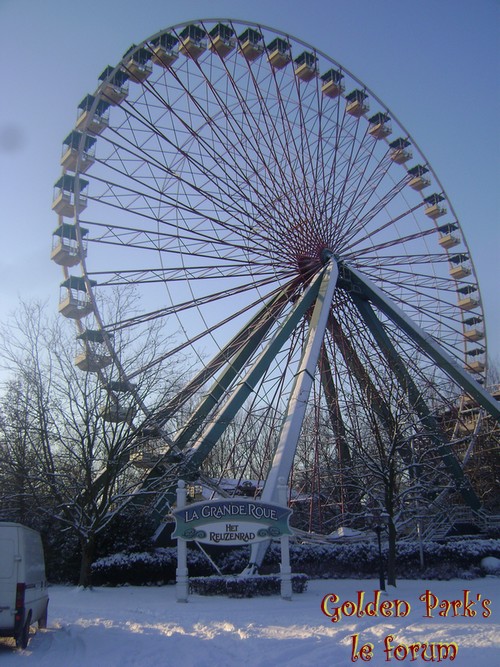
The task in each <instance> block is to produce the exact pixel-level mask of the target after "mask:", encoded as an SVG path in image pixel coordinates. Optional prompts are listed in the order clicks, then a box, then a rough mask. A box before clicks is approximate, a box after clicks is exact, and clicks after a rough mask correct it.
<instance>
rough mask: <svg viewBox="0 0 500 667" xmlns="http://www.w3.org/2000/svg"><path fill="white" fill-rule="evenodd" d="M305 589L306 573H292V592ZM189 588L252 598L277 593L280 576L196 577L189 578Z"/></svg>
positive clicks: (279, 585) (203, 592) (200, 592)
mask: <svg viewBox="0 0 500 667" xmlns="http://www.w3.org/2000/svg"><path fill="white" fill-rule="evenodd" d="M306 589H307V575H305V574H293V575H292V592H293V593H303V592H304V591H305V590H306ZM189 590H190V592H191V593H198V595H227V596H228V597H230V598H252V597H255V596H259V595H279V593H280V590H281V578H280V577H279V576H278V575H263V576H252V577H196V578H192V579H190V580H189Z"/></svg>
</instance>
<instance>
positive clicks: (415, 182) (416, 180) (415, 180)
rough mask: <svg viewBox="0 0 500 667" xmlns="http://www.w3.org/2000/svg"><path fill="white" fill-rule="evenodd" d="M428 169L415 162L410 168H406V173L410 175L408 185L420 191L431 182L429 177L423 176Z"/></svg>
mask: <svg viewBox="0 0 500 667" xmlns="http://www.w3.org/2000/svg"><path fill="white" fill-rule="evenodd" d="M428 171H429V169H428V167H425V166H424V165H421V164H417V165H415V166H414V167H411V169H408V173H409V175H410V176H411V178H410V180H409V181H408V185H409V186H410V188H411V189H412V190H415V191H416V192H420V191H421V190H423V189H424V188H426V187H428V186H429V185H430V184H431V181H430V179H429V178H427V176H425V174H427V172H428Z"/></svg>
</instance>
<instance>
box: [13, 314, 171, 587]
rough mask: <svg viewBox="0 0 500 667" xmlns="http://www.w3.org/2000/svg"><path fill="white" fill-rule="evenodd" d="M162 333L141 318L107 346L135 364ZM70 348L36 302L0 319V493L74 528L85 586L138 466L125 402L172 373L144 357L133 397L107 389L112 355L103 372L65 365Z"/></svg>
mask: <svg viewBox="0 0 500 667" xmlns="http://www.w3.org/2000/svg"><path fill="white" fill-rule="evenodd" d="M119 305H120V304H119ZM167 343H168V341H166V340H163V339H162V338H161V335H160V332H159V331H158V330H157V329H155V328H154V327H149V328H148V329H147V330H145V331H144V333H143V336H142V338H141V340H140V341H138V340H130V339H127V336H126V332H123V333H122V334H121V338H120V340H118V341H117V340H115V349H117V350H118V353H119V355H120V357H121V359H122V360H123V361H124V362H126V361H127V362H128V365H130V367H132V368H134V367H135V368H139V367H141V366H143V365H144V366H145V365H147V364H149V363H150V361H151V360H152V359H154V358H156V357H157V356H159V352H160V351H161V350H163V348H164V347H165V346H166V345H167ZM160 348H161V350H160ZM74 351H75V333H74V329H73V328H72V327H70V326H69V323H67V322H65V321H63V320H61V319H60V318H49V317H47V315H46V313H45V308H44V307H43V306H42V305H40V304H38V303H31V304H21V308H20V311H19V313H18V314H17V315H16V316H15V317H14V318H13V319H12V320H11V321H9V322H7V323H5V324H4V325H3V326H2V327H1V329H0V352H1V354H2V365H3V368H4V370H5V371H6V372H7V373H8V377H9V380H8V382H7V386H6V387H5V392H4V394H3V410H2V416H3V419H2V424H1V426H2V430H1V434H2V437H1V450H0V451H1V461H0V463H1V474H2V477H3V478H6V479H9V480H10V481H9V484H8V486H5V485H4V486H3V487H2V491H1V493H2V496H3V500H4V501H5V500H8V503H7V507H10V508H11V509H12V512H14V513H15V515H16V516H17V517H19V519H20V520H25V519H26V512H27V507H28V505H29V511H30V512H31V511H33V512H36V513H37V514H38V515H40V516H43V515H49V516H50V517H52V519H53V520H56V521H57V522H58V523H59V524H60V525H61V526H63V527H65V528H66V529H69V530H71V531H73V532H74V533H75V534H76V535H77V536H78V539H79V541H80V546H81V568H80V577H79V583H80V585H82V586H88V585H90V565H91V563H92V560H93V558H94V552H95V546H96V537H97V535H98V534H99V533H100V532H101V531H102V530H103V529H104V528H105V527H106V526H107V525H108V524H109V522H110V521H111V520H112V518H113V515H114V512H116V511H117V509H119V508H120V507H121V506H122V505H123V504H124V503H125V502H126V500H127V498H129V497H130V496H131V494H133V493H134V492H135V491H136V490H137V489H138V488H139V487H140V484H141V480H142V476H143V475H144V474H145V473H144V471H141V470H139V469H137V468H135V467H134V466H133V454H134V453H135V451H136V449H137V437H136V427H135V426H134V421H133V415H134V412H135V406H136V404H137V402H139V403H140V404H141V405H143V406H144V405H146V403H149V404H150V405H151V404H153V406H152V407H153V409H154V407H155V405H154V404H155V403H157V402H159V401H161V400H164V398H165V396H166V395H168V392H169V391H172V390H173V389H174V387H175V378H176V376H177V373H176V371H175V368H174V366H173V363H174V362H172V363H171V364H168V363H167V364H164V365H163V366H162V367H161V368H159V367H153V368H152V370H151V372H150V373H149V374H148V375H147V376H141V377H147V379H146V380H143V381H142V382H141V384H139V385H135V386H134V387H133V394H134V400H132V392H131V391H129V392H126V393H124V394H123V395H122V394H120V395H119V396H118V398H116V396H113V395H111V397H110V393H109V383H108V379H109V378H110V377H112V372H113V364H112V363H111V364H110V365H109V367H108V368H107V369H106V371H107V375H103V374H102V373H97V372H82V371H81V370H79V369H78V368H76V366H75V365H74ZM118 400H119V401H120V403H119V404H118V402H117V401H118ZM124 408H125V411H124ZM146 409H147V408H146Z"/></svg>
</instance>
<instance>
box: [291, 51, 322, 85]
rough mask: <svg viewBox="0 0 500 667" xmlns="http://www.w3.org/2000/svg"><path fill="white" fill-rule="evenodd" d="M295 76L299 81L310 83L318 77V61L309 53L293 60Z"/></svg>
mask: <svg viewBox="0 0 500 667" xmlns="http://www.w3.org/2000/svg"><path fill="white" fill-rule="evenodd" d="M294 62H295V76H296V77H297V78H298V79H300V80H301V81H312V79H315V78H316V77H317V76H318V59H317V57H316V56H315V55H314V53H311V52H310V51H304V52H303V53H301V54H300V56H298V57H297V58H295V61H294Z"/></svg>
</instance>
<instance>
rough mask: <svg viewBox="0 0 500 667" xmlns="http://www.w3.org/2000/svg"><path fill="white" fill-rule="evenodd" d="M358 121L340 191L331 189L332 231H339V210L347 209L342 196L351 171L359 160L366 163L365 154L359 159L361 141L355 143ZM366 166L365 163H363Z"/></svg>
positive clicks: (350, 143)
mask: <svg viewBox="0 0 500 667" xmlns="http://www.w3.org/2000/svg"><path fill="white" fill-rule="evenodd" d="M359 126H360V122H359V118H358V119H357V121H356V124H355V130H354V135H353V137H352V139H351V141H350V142H349V151H348V152H349V154H348V156H347V166H346V170H345V173H343V174H342V185H341V188H340V191H338V190H337V189H336V188H334V189H333V190H332V196H331V204H330V206H331V214H330V217H331V219H332V220H335V223H334V233H335V234H339V233H340V232H341V226H342V224H341V222H340V211H341V209H343V208H346V209H348V207H347V206H346V205H345V204H344V197H345V195H346V190H348V186H350V185H351V176H352V171H353V170H354V168H355V166H356V173H357V172H358V170H359V161H364V162H365V163H366V161H367V157H366V154H365V153H363V154H362V159H360V160H358V159H359V155H360V152H361V148H362V145H363V142H362V141H361V142H359V143H357V135H358V130H359ZM364 136H365V137H366V130H365V135H364ZM365 168H366V165H365Z"/></svg>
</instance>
